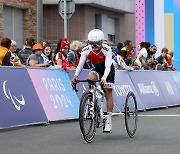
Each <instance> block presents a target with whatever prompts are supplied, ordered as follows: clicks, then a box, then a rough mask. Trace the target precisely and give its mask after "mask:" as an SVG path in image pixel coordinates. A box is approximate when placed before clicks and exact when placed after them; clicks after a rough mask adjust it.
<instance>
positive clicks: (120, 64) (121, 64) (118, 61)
mask: <svg viewBox="0 0 180 154" xmlns="http://www.w3.org/2000/svg"><path fill="white" fill-rule="evenodd" d="M113 65H114V67H115V69H122V70H133V67H130V66H127V65H126V63H125V61H124V58H123V56H121V55H117V56H116V57H114V58H113Z"/></svg>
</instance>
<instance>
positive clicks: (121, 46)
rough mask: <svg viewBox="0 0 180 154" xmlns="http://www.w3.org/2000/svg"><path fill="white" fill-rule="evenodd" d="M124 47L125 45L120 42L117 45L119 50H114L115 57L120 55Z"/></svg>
mask: <svg viewBox="0 0 180 154" xmlns="http://www.w3.org/2000/svg"><path fill="white" fill-rule="evenodd" d="M123 47H124V46H123V44H122V43H121V42H119V43H118V44H117V48H116V49H115V50H114V53H115V55H118V54H119V53H120V51H121V49H122V48H123Z"/></svg>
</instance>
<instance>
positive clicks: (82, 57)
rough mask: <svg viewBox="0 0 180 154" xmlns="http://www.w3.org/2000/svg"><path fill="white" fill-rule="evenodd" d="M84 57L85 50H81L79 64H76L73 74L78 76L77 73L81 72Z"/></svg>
mask: <svg viewBox="0 0 180 154" xmlns="http://www.w3.org/2000/svg"><path fill="white" fill-rule="evenodd" d="M86 58H87V54H86V53H85V52H82V53H81V57H80V60H79V64H78V66H77V68H76V71H75V74H74V76H78V75H79V73H80V72H81V70H82V68H83V66H84V63H85V61H86Z"/></svg>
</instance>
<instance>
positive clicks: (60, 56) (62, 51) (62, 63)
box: [54, 38, 74, 69]
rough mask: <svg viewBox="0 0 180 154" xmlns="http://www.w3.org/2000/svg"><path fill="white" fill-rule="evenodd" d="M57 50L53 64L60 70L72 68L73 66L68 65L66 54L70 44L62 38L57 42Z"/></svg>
mask: <svg viewBox="0 0 180 154" xmlns="http://www.w3.org/2000/svg"><path fill="white" fill-rule="evenodd" d="M58 45H59V46H57V49H56V51H55V56H54V63H55V64H56V65H58V66H59V67H60V68H63V69H68V68H73V67H74V65H73V64H70V63H69V62H68V60H67V54H68V52H69V46H70V43H69V41H68V39H67V38H63V39H62V40H61V41H59V42H58Z"/></svg>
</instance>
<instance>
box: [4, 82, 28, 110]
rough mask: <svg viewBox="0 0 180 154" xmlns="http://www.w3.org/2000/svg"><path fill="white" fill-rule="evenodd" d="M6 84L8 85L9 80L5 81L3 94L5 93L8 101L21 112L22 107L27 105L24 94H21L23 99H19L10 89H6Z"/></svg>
mask: <svg viewBox="0 0 180 154" xmlns="http://www.w3.org/2000/svg"><path fill="white" fill-rule="evenodd" d="M6 83H7V80H5V81H4V82H3V92H4V95H5V96H6V98H7V99H9V100H11V101H12V103H13V105H14V107H15V108H16V109H17V110H18V111H20V110H21V106H22V105H25V103H26V102H25V100H24V97H23V96H22V94H21V98H20V99H19V98H17V97H16V96H14V95H13V94H12V93H11V91H10V89H9V88H7V87H6Z"/></svg>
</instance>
